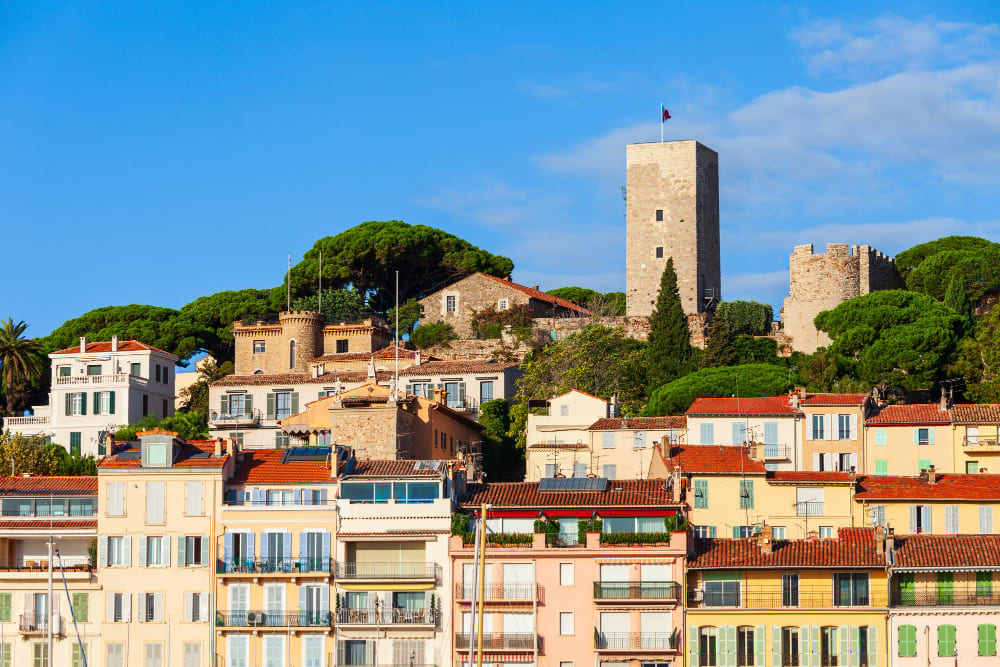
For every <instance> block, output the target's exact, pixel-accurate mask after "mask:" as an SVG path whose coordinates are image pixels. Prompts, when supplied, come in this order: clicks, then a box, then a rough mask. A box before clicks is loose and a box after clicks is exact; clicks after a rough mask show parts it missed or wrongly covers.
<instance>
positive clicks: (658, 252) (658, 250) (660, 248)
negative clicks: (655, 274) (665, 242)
mask: <svg viewBox="0 0 1000 667" xmlns="http://www.w3.org/2000/svg"><path fill="white" fill-rule="evenodd" d="M656 259H663V246H657V248H656Z"/></svg>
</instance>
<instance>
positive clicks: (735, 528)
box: [733, 526, 740, 537]
mask: <svg viewBox="0 0 1000 667" xmlns="http://www.w3.org/2000/svg"><path fill="white" fill-rule="evenodd" d="M739 536H740V527H739V526H733V537H739Z"/></svg>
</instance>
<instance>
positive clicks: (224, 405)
mask: <svg viewBox="0 0 1000 667" xmlns="http://www.w3.org/2000/svg"><path fill="white" fill-rule="evenodd" d="M228 398H229V397H228V396H226V394H223V395H222V396H220V397H219V419H222V418H223V415H225V414H226V413H227V412H229V400H228Z"/></svg>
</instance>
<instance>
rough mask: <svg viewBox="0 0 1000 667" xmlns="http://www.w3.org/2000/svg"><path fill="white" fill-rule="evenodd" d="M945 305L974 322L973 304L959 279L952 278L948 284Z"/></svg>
mask: <svg viewBox="0 0 1000 667" xmlns="http://www.w3.org/2000/svg"><path fill="white" fill-rule="evenodd" d="M944 305H946V306H948V307H949V308H951V309H952V310H954V311H955V312H956V313H958V314H959V315H961V316H962V317H964V318H965V319H966V320H968V321H969V322H970V323H971V322H972V302H971V301H970V300H969V295H968V294H966V293H965V289H964V288H963V287H962V283H961V281H959V279H958V278H952V279H951V282H949V283H948V289H947V290H946V291H945V293H944Z"/></svg>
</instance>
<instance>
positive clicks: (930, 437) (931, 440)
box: [927, 427, 934, 445]
mask: <svg viewBox="0 0 1000 667" xmlns="http://www.w3.org/2000/svg"><path fill="white" fill-rule="evenodd" d="M927 442H929V443H931V444H932V445H933V444H934V428H933V427H931V428H928V429H927Z"/></svg>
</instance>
